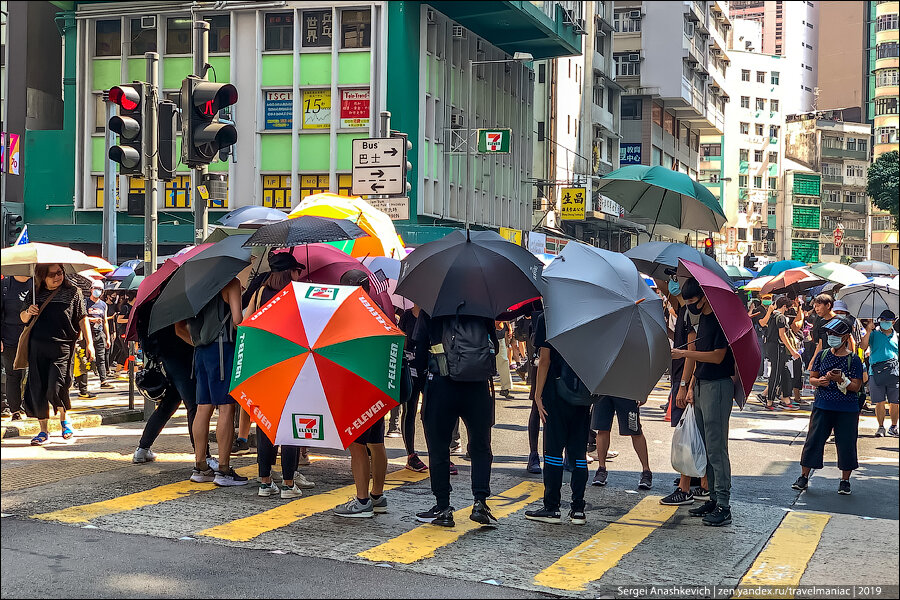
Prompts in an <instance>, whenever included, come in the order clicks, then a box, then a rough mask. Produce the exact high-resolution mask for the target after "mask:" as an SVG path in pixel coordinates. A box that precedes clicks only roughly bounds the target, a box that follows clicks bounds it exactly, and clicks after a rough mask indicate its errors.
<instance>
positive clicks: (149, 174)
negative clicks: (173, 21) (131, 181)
mask: <svg viewBox="0 0 900 600" xmlns="http://www.w3.org/2000/svg"><path fill="white" fill-rule="evenodd" d="M144 59H145V61H146V63H147V84H148V88H147V96H148V97H149V99H150V101H149V102H147V103H146V105H145V106H144V123H143V124H142V126H141V128H142V130H143V135H144V153H145V156H144V157H143V158H145V159H146V169H145V172H144V275H150V274H151V273H153V272H154V271H156V233H157V231H156V229H157V216H156V206H157V198H156V197H157V183H158V180H157V169H156V160H157V157H158V155H159V152H158V151H159V131H157V123H156V121H157V105H158V104H159V54H157V53H156V52H147V53H145V54H144Z"/></svg>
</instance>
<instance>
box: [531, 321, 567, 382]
mask: <svg viewBox="0 0 900 600" xmlns="http://www.w3.org/2000/svg"><path fill="white" fill-rule="evenodd" d="M541 348H547V349H549V350H550V370H549V371H548V372H547V381H551V380H553V379H555V378H557V377H559V374H560V370H561V369H562V363H563V362H564V361H565V359H564V358H563V357H562V354H560V353H559V352H557V351H556V348H554V347H553V345H552V344H550V342H548V341H547V321H546V320H545V318H544V313H540V315H539V316H538V317H537V319H536V320H535V321H534V351H535V352H540V349H541Z"/></svg>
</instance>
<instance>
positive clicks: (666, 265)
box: [625, 242, 732, 285]
mask: <svg viewBox="0 0 900 600" xmlns="http://www.w3.org/2000/svg"><path fill="white" fill-rule="evenodd" d="M625 256H627V257H628V258H630V259H631V260H632V262H634V265H635V266H636V267H637V268H638V270H639V271H640V272H641V273H644V274H646V275H647V276H648V277H653V278H656V279H661V280H663V281H665V280H666V279H668V278H669V274H668V273H666V271H667V270H668V271H669V273H674V272H675V270H676V269H677V268H678V259H681V258H683V259H684V260H689V261H691V262H695V263H698V264H702V265H703V266H705V267H706V268H708V269H709V270H711V271H712V272H714V273H715V274H716V275H718V276H719V278H721V279H722V281H724V282H725V283H727V284H729V285H732V280H731V277H729V276H728V273H727V272H726V271H725V269H723V268H722V266H721V265H720V264H719V263H717V262H716V261H715V259H714V258H712V257H711V256H707V255H706V254H704V253H703V252H700V251H699V250H697V249H696V248H691V247H690V246H688V245H687V244H681V243H678V242H646V243H644V244H640V245H638V246H635V247H634V248H631V249H629V250H628V251H627V252H625Z"/></svg>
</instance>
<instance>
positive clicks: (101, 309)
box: [87, 281, 112, 389]
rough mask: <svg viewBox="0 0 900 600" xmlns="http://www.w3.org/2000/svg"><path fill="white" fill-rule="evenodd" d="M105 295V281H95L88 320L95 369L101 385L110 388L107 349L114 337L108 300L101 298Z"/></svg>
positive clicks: (89, 301) (92, 285)
mask: <svg viewBox="0 0 900 600" xmlns="http://www.w3.org/2000/svg"><path fill="white" fill-rule="evenodd" d="M102 295H103V283H102V282H101V281H95V282H94V283H92V284H91V298H90V300H88V302H87V314H88V321H90V323H91V334H92V335H93V336H94V350H95V351H96V356H95V357H94V371H95V372H96V373H97V377H99V378H100V387H101V388H104V389H109V388H111V387H112V384H111V383H110V382H108V381H107V380H106V358H107V354H106V349H107V348H109V347H110V344H111V342H112V338H111V337H110V335H109V320H108V319H107V318H106V317H107V314H106V313H107V310H108V309H107V306H106V302H104V301H103V300H101V299H100V297H101V296H102Z"/></svg>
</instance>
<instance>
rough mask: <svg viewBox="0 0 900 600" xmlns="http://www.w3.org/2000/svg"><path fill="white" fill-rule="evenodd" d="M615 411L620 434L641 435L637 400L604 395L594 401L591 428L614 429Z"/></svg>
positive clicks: (598, 429)
mask: <svg viewBox="0 0 900 600" xmlns="http://www.w3.org/2000/svg"><path fill="white" fill-rule="evenodd" d="M613 413H615V415H616V417H617V418H618V420H619V435H641V433H643V430H642V429H641V417H640V409H639V407H638V403H637V400H629V399H628V398H619V397H617V396H603V397H601V398H600V400H597V401H596V402H594V412H593V416H592V417H591V429H594V430H596V431H610V430H612V422H613Z"/></svg>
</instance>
